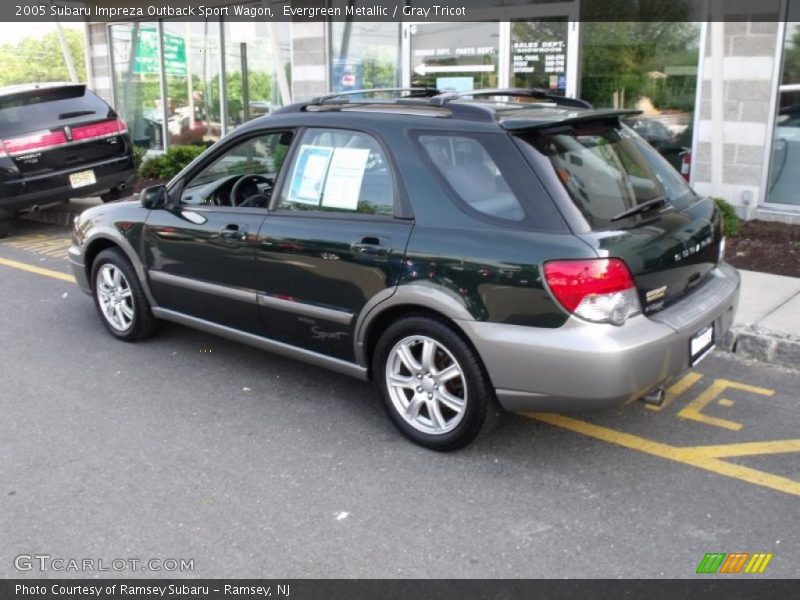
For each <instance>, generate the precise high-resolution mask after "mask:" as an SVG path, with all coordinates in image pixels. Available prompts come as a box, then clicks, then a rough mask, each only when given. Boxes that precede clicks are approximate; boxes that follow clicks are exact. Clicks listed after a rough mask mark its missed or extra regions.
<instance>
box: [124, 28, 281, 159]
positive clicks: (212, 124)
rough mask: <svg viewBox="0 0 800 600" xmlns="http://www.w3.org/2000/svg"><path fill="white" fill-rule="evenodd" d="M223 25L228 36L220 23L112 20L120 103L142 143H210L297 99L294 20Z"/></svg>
mask: <svg viewBox="0 0 800 600" xmlns="http://www.w3.org/2000/svg"><path fill="white" fill-rule="evenodd" d="M222 27H223V33H224V36H222V38H221V36H220V22H219V21H204V22H203V21H201V22H181V21H176V20H164V21H161V22H159V23H153V22H147V23H121V24H114V25H111V26H109V39H110V40H111V46H112V68H113V81H114V104H115V107H116V108H117V110H118V112H119V113H120V114H121V115H122V117H123V118H124V119H125V121H126V123H127V124H128V128H129V129H130V131H131V134H132V137H133V140H134V143H135V144H136V145H138V146H141V147H144V148H147V149H152V150H161V149H163V148H164V147H165V145H185V144H197V145H202V144H210V143H213V142H214V141H216V140H218V139H219V138H220V136H221V135H222V134H223V133H225V132H226V131H231V130H233V129H235V128H236V127H238V126H239V125H241V124H242V123H244V122H245V121H247V120H249V119H252V118H254V117H258V116H261V115H264V114H268V113H270V112H272V111H273V110H275V109H276V108H279V107H281V106H283V105H284V104H287V103H288V102H289V101H290V98H289V89H290V88H289V85H290V81H291V78H290V63H291V49H290V46H291V42H290V27H291V25H290V24H289V23H265V22H232V23H228V22H225V23H223V24H222ZM159 28H161V29H162V30H163V33H162V44H163V58H162V57H160V56H159ZM273 38H274V39H273ZM162 67H163V69H164V81H165V83H166V89H165V90H164V91H163V94H162V89H161V69H162ZM223 67H224V68H223ZM223 72H224V77H225V79H224V81H221V79H222V74H223ZM221 83H224V85H222V86H221ZM222 94H225V96H224V97H223V96H222ZM223 112H225V115H224V118H223V114H222V113H223ZM165 115H166V119H167V123H166V126H164V118H165ZM165 134H166V137H167V139H166V144H165V140H164V137H165Z"/></svg>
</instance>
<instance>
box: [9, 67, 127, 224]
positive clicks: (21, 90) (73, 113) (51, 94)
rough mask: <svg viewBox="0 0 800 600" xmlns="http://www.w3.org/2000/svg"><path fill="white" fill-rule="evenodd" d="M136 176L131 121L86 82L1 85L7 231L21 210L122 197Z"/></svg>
mask: <svg viewBox="0 0 800 600" xmlns="http://www.w3.org/2000/svg"><path fill="white" fill-rule="evenodd" d="M134 175H135V173H134V170H133V149H132V147H131V141H130V137H129V136H128V133H127V129H126V127H125V123H124V122H123V121H122V119H120V118H119V117H118V116H117V114H116V113H115V112H114V110H113V109H112V108H111V107H110V106H108V104H106V103H105V102H103V101H102V100H101V99H100V98H98V97H97V96H96V95H95V94H94V93H93V92H91V91H90V90H87V89H86V86H85V85H83V84H69V83H50V84H38V85H22V86H11V87H5V88H0V237H3V236H5V235H8V232H9V220H10V219H11V218H12V217H13V216H14V215H15V214H16V213H17V212H19V211H22V210H32V209H33V210H35V209H37V208H38V207H39V206H45V205H48V204H55V203H58V202H63V201H65V200H68V199H70V198H75V197H81V196H91V195H98V194H100V195H102V197H103V199H104V200H110V199H113V198H117V197H119V196H120V194H121V192H122V190H124V188H125V186H126V185H127V184H128V183H129V182H130V181H131V179H133V177H134Z"/></svg>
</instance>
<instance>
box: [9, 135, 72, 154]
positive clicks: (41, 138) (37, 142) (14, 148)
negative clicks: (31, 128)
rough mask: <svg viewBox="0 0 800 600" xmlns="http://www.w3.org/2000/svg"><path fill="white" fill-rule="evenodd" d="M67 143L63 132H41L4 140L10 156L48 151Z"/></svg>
mask: <svg viewBox="0 0 800 600" xmlns="http://www.w3.org/2000/svg"><path fill="white" fill-rule="evenodd" d="M66 143H67V136H66V135H64V132H63V131H40V132H38V133H31V134H28V135H24V136H21V137H16V138H11V139H9V140H3V146H5V149H6V152H8V153H9V154H24V153H25V152H35V151H36V150H46V149H47V148H52V147H53V146H60V145H61V144H66Z"/></svg>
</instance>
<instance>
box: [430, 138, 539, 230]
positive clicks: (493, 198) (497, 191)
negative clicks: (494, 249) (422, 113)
mask: <svg viewBox="0 0 800 600" xmlns="http://www.w3.org/2000/svg"><path fill="white" fill-rule="evenodd" d="M419 142H420V144H422V147H423V148H425V151H426V152H427V154H428V158H430V159H431V162H432V163H433V164H434V166H435V167H436V168H437V169H438V171H439V173H440V174H441V175H442V176H443V177H444V179H445V180H447V183H448V184H449V186H450V188H451V189H452V190H453V191H454V192H455V193H456V195H457V196H458V197H459V198H460V199H461V200H463V201H464V202H465V203H466V204H467V205H469V207H470V208H472V209H473V210H476V211H478V212H480V213H483V214H485V215H489V216H490V217H495V218H497V219H503V220H508V221H521V220H522V219H524V218H525V211H524V210H522V206H521V205H520V203H519V200H518V199H517V197H516V196H515V195H514V192H512V191H511V188H510V187H509V185H508V182H507V181H506V178H505V177H504V176H503V173H502V172H501V171H500V169H499V168H498V166H497V163H496V162H495V161H494V159H493V158H492V156H491V155H490V154H489V149H488V146H487V145H485V144H484V143H483V142H482V141H481V140H480V139H479V138H475V137H465V136H458V135H421V136H419Z"/></svg>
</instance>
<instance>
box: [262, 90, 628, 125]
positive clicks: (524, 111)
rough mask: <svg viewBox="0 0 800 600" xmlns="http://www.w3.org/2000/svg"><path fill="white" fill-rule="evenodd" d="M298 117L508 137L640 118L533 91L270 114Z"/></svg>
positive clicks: (419, 95) (300, 106)
mask: <svg viewBox="0 0 800 600" xmlns="http://www.w3.org/2000/svg"><path fill="white" fill-rule="evenodd" d="M387 93H389V94H395V93H398V94H400V95H399V96H396V97H389V98H376V97H372V96H376V95H383V94H387ZM356 96H360V97H359V98H356ZM299 112H305V113H312V112H339V113H362V114H363V113H377V114H383V115H386V116H387V118H389V117H391V116H393V115H394V116H401V115H402V116H416V117H420V118H450V119H456V120H465V121H479V122H484V123H494V124H497V125H499V126H500V127H501V128H503V129H506V130H509V131H521V130H526V129H537V128H543V127H548V126H552V125H560V124H573V123H578V122H581V121H594V120H601V119H609V118H618V117H623V116H629V115H637V114H641V111H638V110H627V109H595V108H593V107H592V106H591V104H589V103H588V102H585V101H584V100H580V99H576V98H569V97H563V96H558V95H554V94H551V93H550V92H547V91H545V90H540V89H536V88H510V89H502V90H500V89H498V90H494V89H492V90H473V91H470V92H460V93H442V92H439V91H438V90H435V89H432V88H382V89H374V90H355V91H352V92H344V93H335V94H329V95H327V96H320V97H318V98H314V99H313V100H311V101H309V102H300V103H297V104H292V105H289V106H286V107H284V108H281V109H279V110H277V111H275V112H274V113H273V114H274V115H279V114H288V113H299ZM265 118H268V117H265Z"/></svg>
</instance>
